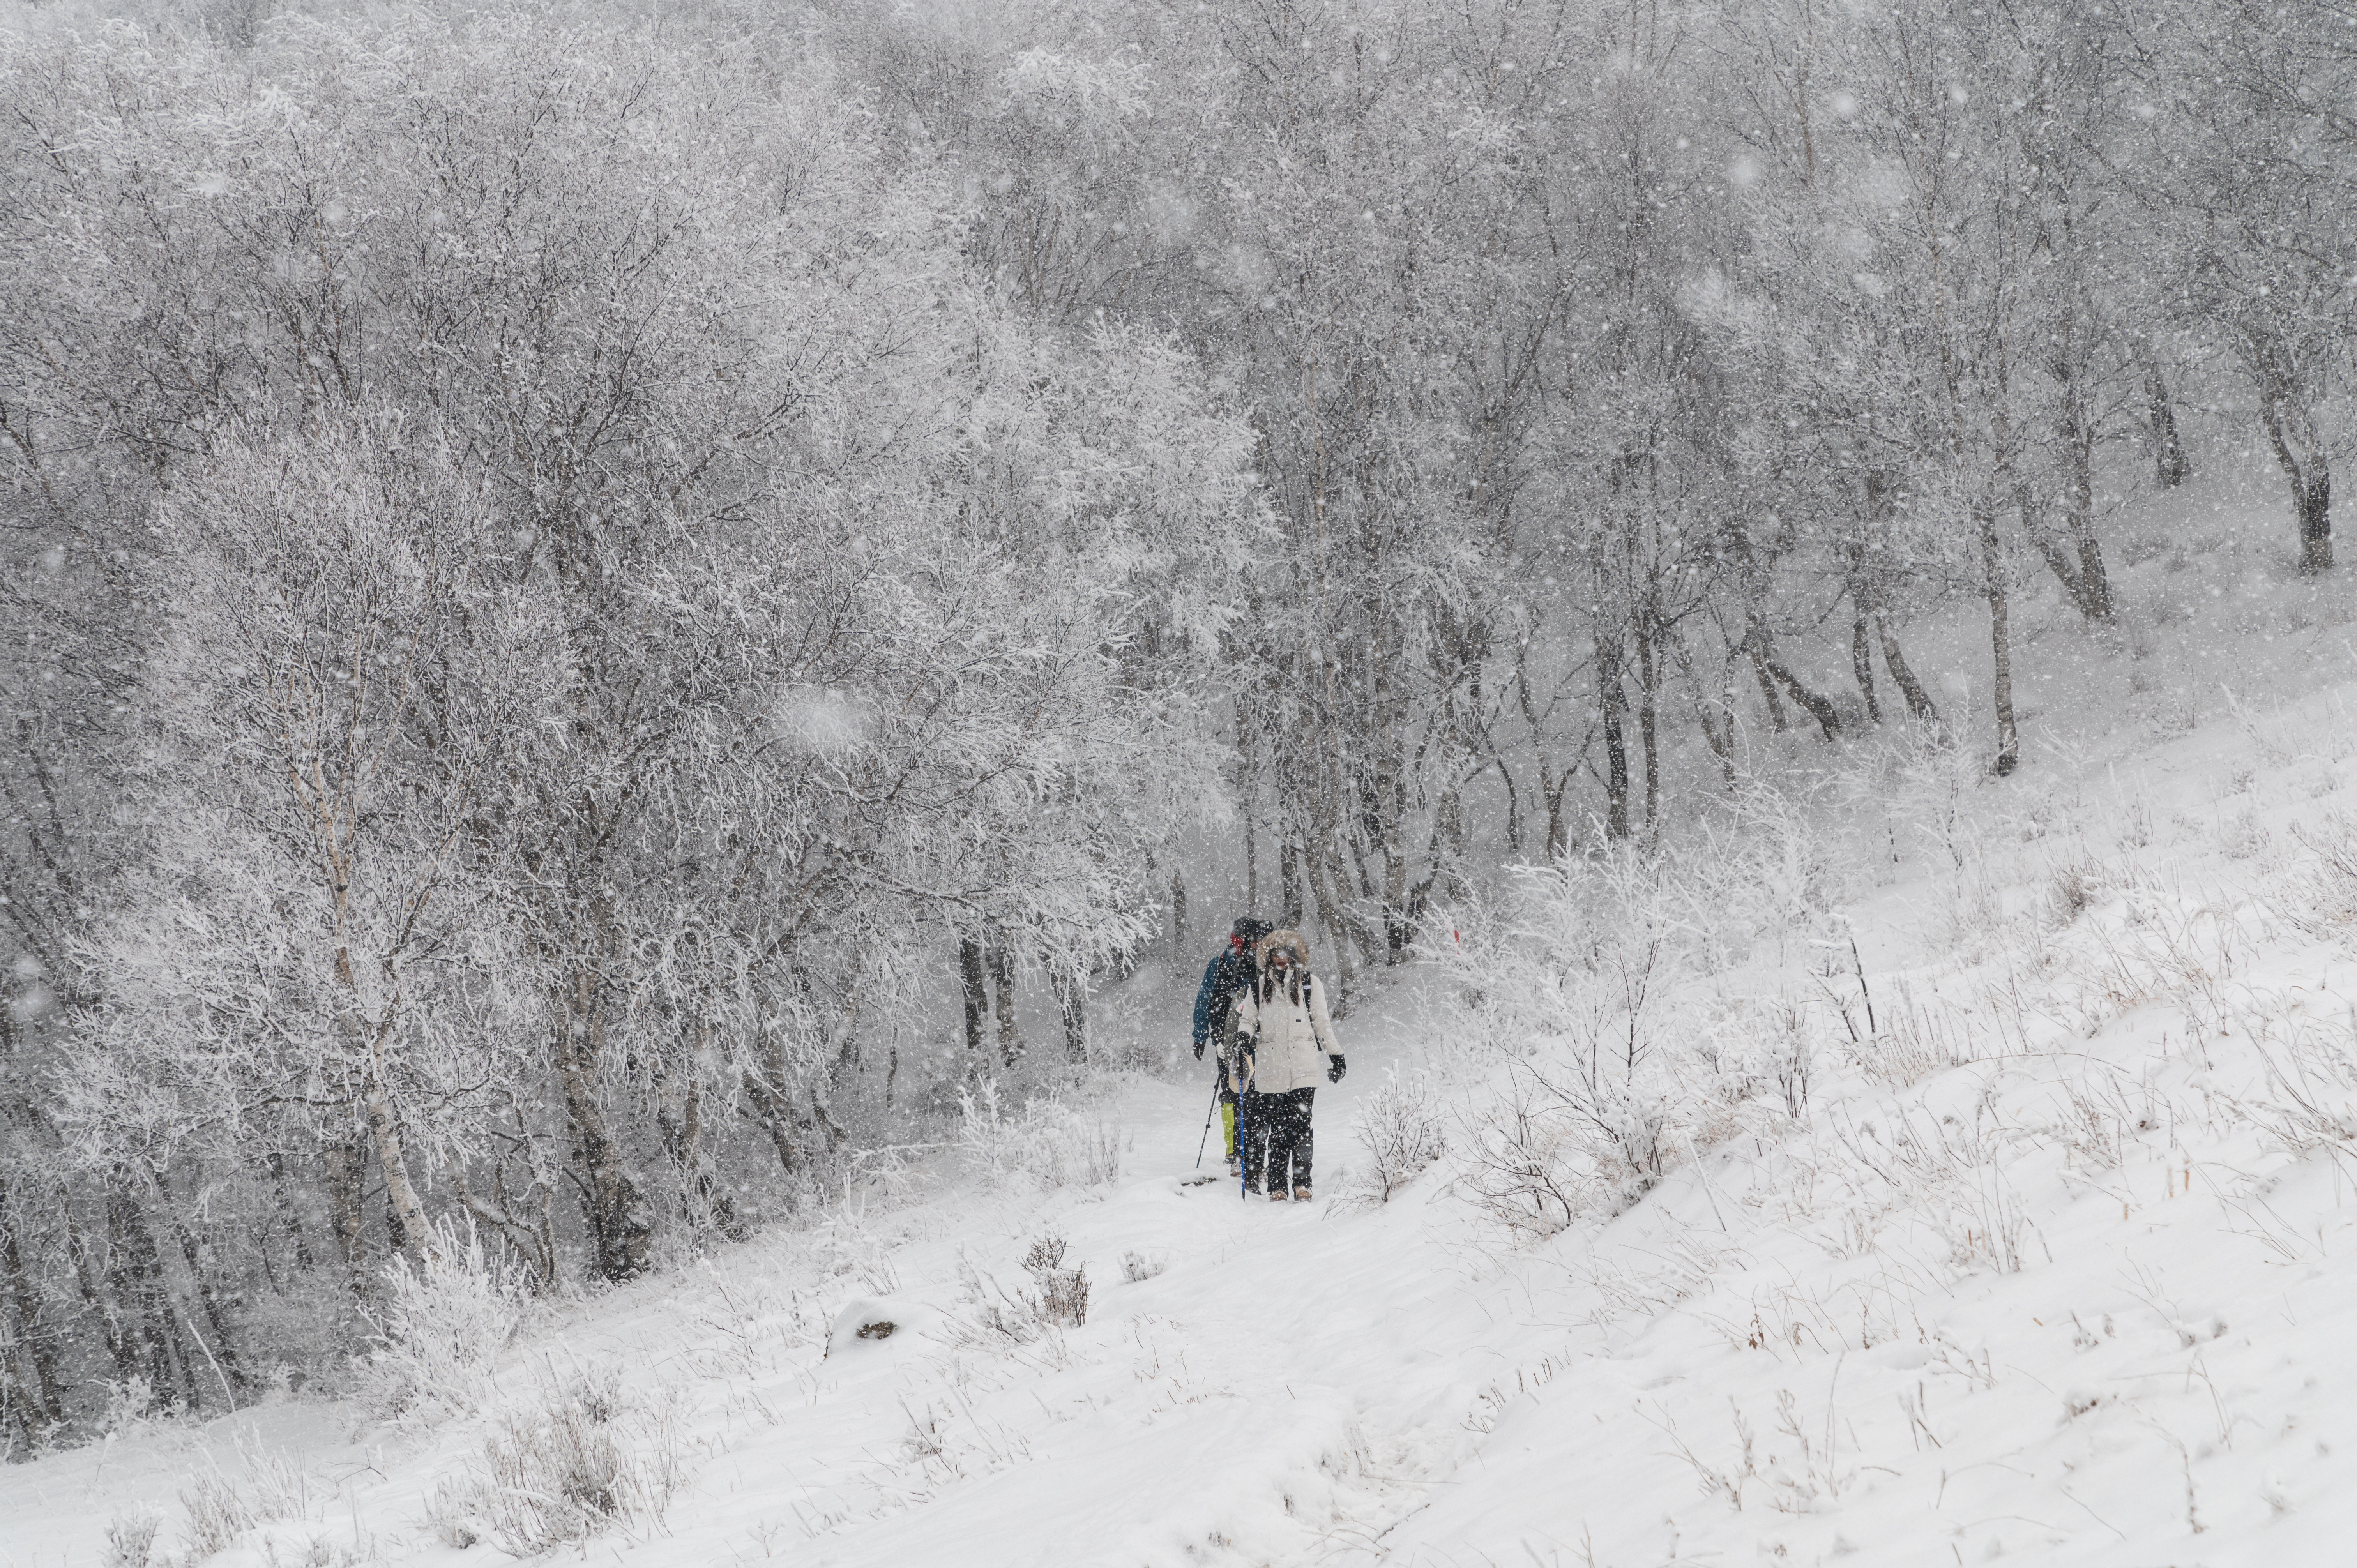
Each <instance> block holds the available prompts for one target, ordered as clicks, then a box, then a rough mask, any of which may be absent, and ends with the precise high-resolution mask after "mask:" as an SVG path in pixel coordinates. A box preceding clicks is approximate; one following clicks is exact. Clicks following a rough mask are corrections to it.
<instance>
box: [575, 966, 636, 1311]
mask: <svg viewBox="0 0 2357 1568" xmlns="http://www.w3.org/2000/svg"><path fill="white" fill-rule="evenodd" d="M559 1005H560V1014H561V1019H560V1023H561V1026H560V1027H559V1029H558V1031H557V1037H556V1052H555V1056H556V1071H557V1079H558V1086H559V1088H560V1090H561V1091H562V1092H563V1095H564V1099H565V1116H566V1119H567V1120H568V1121H569V1122H571V1123H572V1127H573V1151H574V1157H575V1159H576V1162H577V1163H578V1164H579V1165H580V1168H581V1174H582V1186H583V1192H582V1211H583V1214H584V1216H585V1217H586V1218H587V1219H588V1221H589V1234H590V1237H591V1240H592V1242H593V1245H594V1247H595V1250H596V1264H595V1266H596V1268H597V1274H598V1277H599V1278H601V1279H605V1280H608V1281H611V1282H613V1283H621V1282H622V1281H624V1280H630V1279H635V1278H637V1277H638V1276H639V1275H640V1274H642V1273H646V1270H647V1254H648V1249H649V1247H650V1245H651V1242H652V1241H653V1239H654V1217H653V1215H652V1214H651V1212H650V1210H649V1208H648V1204H647V1195H646V1184H645V1183H644V1182H643V1181H641V1180H640V1177H639V1173H638V1172H637V1171H635V1170H633V1169H632V1168H631V1167H630V1162H629V1160H628V1158H627V1157H626V1156H625V1155H624V1154H623V1152H622V1147H621V1145H620V1144H619V1143H618V1142H616V1141H615V1138H614V1135H613V1133H612V1130H611V1129H610V1128H609V1127H608V1123H607V1121H606V1109H605V1106H604V1104H603V1103H602V1102H601V1101H599V1099H598V1094H597V1090H598V1081H597V1079H598V1064H599V1063H600V1062H602V1061H603V1060H604V1058H605V1030H606V1018H605V1011H604V1008H603V1007H602V1005H601V998H600V997H599V995H598V988H597V976H596V975H595V974H594V973H593V972H591V971H590V970H589V969H588V968H587V966H586V965H585V966H583V967H581V968H579V969H577V970H576V971H575V972H574V983H573V984H572V986H571V987H570V988H569V990H568V991H567V993H566V995H565V998H564V1000H563V1002H562V1003H560V1004H559Z"/></svg>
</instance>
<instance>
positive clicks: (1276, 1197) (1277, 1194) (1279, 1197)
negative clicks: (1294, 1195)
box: [1268, 1187, 1285, 1203]
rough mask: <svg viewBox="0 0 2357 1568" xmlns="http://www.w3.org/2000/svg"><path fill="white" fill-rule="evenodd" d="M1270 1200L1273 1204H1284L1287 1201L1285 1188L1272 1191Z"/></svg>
mask: <svg viewBox="0 0 2357 1568" xmlns="http://www.w3.org/2000/svg"><path fill="white" fill-rule="evenodd" d="M1268 1200H1269V1201H1270V1202H1271V1203H1283V1202H1284V1201H1285V1188H1283V1187H1276V1188H1274V1189H1273V1190H1271V1191H1270V1193H1269V1195H1268Z"/></svg>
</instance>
